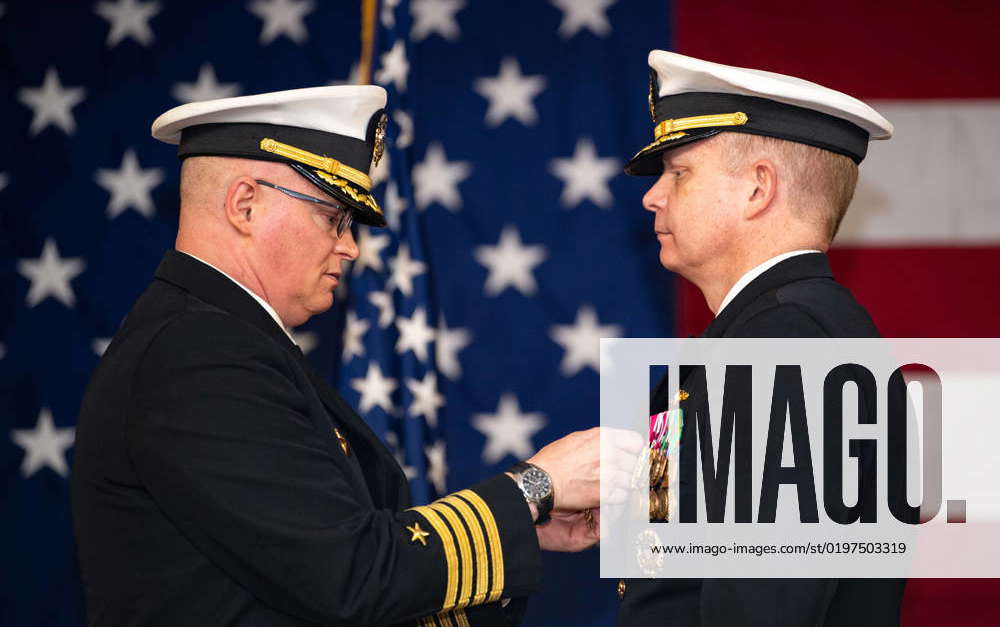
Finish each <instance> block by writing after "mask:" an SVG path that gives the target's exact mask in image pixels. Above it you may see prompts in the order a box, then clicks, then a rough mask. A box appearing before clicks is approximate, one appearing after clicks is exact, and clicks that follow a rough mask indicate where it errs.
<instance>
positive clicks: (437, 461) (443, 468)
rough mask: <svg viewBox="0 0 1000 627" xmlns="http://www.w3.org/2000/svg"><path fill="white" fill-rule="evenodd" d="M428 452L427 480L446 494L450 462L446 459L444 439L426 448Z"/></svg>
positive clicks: (441, 492)
mask: <svg viewBox="0 0 1000 627" xmlns="http://www.w3.org/2000/svg"><path fill="white" fill-rule="evenodd" d="M424 453H426V454H427V480H428V481H430V482H431V483H432V484H434V489H435V490H437V492H438V494H444V493H445V488H446V481H445V479H446V478H447V477H448V463H447V461H446V459H445V448H444V440H438V441H437V442H435V443H434V445H433V446H428V447H425V448H424Z"/></svg>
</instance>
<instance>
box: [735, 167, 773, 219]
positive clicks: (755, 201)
mask: <svg viewBox="0 0 1000 627" xmlns="http://www.w3.org/2000/svg"><path fill="white" fill-rule="evenodd" d="M750 175H751V176H752V177H753V188H752V191H751V193H750V196H749V198H747V203H746V208H745V209H744V211H743V217H744V218H745V219H747V220H753V219H754V218H757V217H758V216H761V215H763V213H764V212H765V211H767V210H768V208H770V207H771V205H772V204H773V203H774V198H775V196H776V195H777V194H778V170H777V168H775V167H774V162H773V161H771V160H770V159H760V160H759V161H756V162H754V164H753V165H752V166H750Z"/></svg>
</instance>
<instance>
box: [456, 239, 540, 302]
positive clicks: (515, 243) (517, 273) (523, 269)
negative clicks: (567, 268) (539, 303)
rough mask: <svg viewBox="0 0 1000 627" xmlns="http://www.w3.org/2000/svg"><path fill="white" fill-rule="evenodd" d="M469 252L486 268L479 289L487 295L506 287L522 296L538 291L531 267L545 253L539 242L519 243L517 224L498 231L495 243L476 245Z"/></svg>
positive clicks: (495, 293) (494, 293)
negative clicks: (484, 280) (471, 251)
mask: <svg viewBox="0 0 1000 627" xmlns="http://www.w3.org/2000/svg"><path fill="white" fill-rule="evenodd" d="M473 254H474V255H475V257H476V261H478V262H479V263H481V264H483V265H484V266H486V269H487V270H488V271H489V275H488V276H487V277H486V283H485V284H484V285H483V291H484V292H486V294H487V295H489V296H496V295H497V294H499V293H500V292H502V291H504V289H506V288H507V287H508V286H511V287H514V288H515V289H517V290H518V291H519V292H521V293H522V294H524V295H525V296H532V295H533V294H534V293H535V292H536V291H538V285H537V284H536V283H535V276H534V274H533V272H534V270H535V266H537V265H538V264H540V263H542V262H543V261H545V258H546V257H547V256H548V253H547V252H546V250H545V246H542V245H541V244H532V245H528V246H525V245H524V244H522V243H521V235H520V233H518V231H517V227H515V226H513V225H509V224H508V225H507V226H505V227H503V230H502V231H501V232H500V241H499V242H498V243H497V245H496V246H476V248H475V250H474V251H473Z"/></svg>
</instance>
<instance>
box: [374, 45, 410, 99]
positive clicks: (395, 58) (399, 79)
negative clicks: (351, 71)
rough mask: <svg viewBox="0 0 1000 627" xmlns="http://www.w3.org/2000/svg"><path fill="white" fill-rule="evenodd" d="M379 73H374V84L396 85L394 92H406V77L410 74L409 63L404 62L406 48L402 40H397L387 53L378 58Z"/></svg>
mask: <svg viewBox="0 0 1000 627" xmlns="http://www.w3.org/2000/svg"><path fill="white" fill-rule="evenodd" d="M380 58H381V61H380V65H381V67H380V68H379V71H378V72H376V73H375V82H376V83H379V84H381V85H386V86H388V85H389V83H395V84H396V90H397V91H399V92H404V91H406V75H407V74H409V73H410V62H409V61H407V60H406V47H405V46H404V45H403V40H402V39H397V40H396V43H394V44H393V45H392V48H390V49H389V50H388V51H387V52H383V53H382V56H381V57H380Z"/></svg>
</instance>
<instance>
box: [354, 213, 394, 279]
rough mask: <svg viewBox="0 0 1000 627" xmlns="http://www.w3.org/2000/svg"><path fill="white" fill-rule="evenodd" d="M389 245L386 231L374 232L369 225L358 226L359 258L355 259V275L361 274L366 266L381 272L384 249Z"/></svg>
mask: <svg viewBox="0 0 1000 627" xmlns="http://www.w3.org/2000/svg"><path fill="white" fill-rule="evenodd" d="M388 245H389V236H388V235H386V234H385V233H377V234H373V233H372V230H371V229H370V228H368V227H367V226H364V225H362V226H360V227H359V228H358V258H357V259H355V260H354V268H353V271H354V274H355V276H357V275H359V274H361V273H362V272H363V271H364V269H365V268H371V269H372V270H374V271H375V272H381V271H382V268H383V265H382V250H383V249H384V248H385V247H386V246H388Z"/></svg>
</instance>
